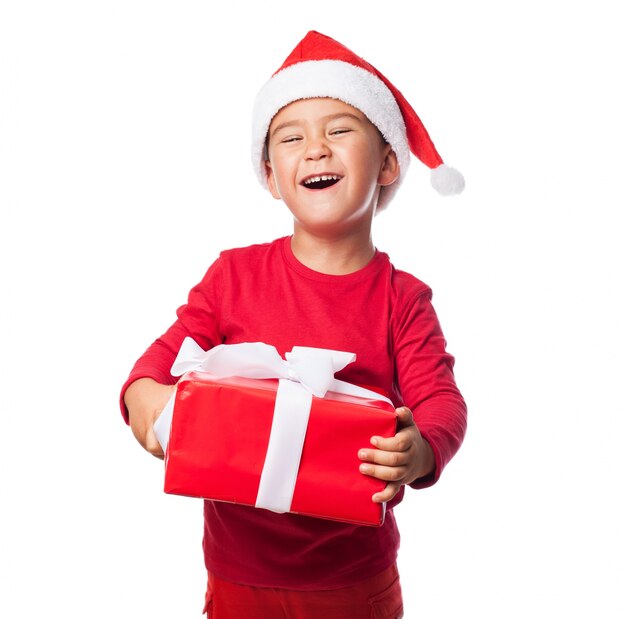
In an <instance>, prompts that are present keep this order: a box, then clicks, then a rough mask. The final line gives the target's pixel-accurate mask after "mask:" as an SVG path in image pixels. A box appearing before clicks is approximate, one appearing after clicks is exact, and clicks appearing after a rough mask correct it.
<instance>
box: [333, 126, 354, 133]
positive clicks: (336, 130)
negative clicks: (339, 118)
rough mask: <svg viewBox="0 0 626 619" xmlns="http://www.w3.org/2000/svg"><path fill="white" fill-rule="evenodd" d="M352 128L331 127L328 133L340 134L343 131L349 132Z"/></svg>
mask: <svg viewBox="0 0 626 619" xmlns="http://www.w3.org/2000/svg"><path fill="white" fill-rule="evenodd" d="M350 131H352V129H348V128H347V127H341V128H339V129H332V130H331V131H330V135H342V134H344V133H350Z"/></svg>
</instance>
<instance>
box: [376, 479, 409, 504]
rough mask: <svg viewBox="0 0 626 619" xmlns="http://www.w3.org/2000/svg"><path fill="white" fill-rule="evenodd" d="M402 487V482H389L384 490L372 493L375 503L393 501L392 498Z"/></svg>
mask: <svg viewBox="0 0 626 619" xmlns="http://www.w3.org/2000/svg"><path fill="white" fill-rule="evenodd" d="M401 487H402V485H401V484H398V483H395V482H392V483H389V484H387V485H386V486H385V489H384V490H382V491H381V492H377V493H376V494H374V495H372V501H374V503H387V501H391V499H393V497H394V496H396V494H398V492H399V490H400V488H401Z"/></svg>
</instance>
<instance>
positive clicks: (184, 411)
mask: <svg viewBox="0 0 626 619" xmlns="http://www.w3.org/2000/svg"><path fill="white" fill-rule="evenodd" d="M277 386H278V381H277V380H274V379H264V380H259V379H250V378H241V377H233V378H220V379H218V378H215V377H213V376H212V375H211V374H208V373H205V372H190V373H189V374H186V375H185V376H184V377H183V378H182V379H181V380H180V382H179V383H178V387H177V395H176V402H175V405H174V416H173V420H172V427H171V431H170V438H169V444H168V448H167V454H166V461H165V465H166V469H165V492H167V493H169V494H178V495H184V496H191V497H199V498H203V499H211V500H216V501H227V502H232V503H239V504H243V505H252V506H254V504H255V502H256V496H257V492H258V489H259V481H260V478H261V472H262V470H263V464H264V461H265V454H266V451H267V446H268V441H269V437H270V431H271V427H272V419H273V413H274V404H275V399H276V390H277ZM395 431H396V413H395V410H394V408H393V406H392V405H391V404H389V403H388V402H384V401H380V400H374V399H371V400H370V399H366V398H361V397H355V396H348V395H343V394H338V393H334V392H329V393H327V394H326V396H325V397H324V398H316V397H313V400H312V406H311V413H310V417H309V423H308V426H307V430H306V438H305V443H304V448H303V451H302V458H301V461H300V468H299V470H298V477H297V481H296V487H295V491H294V495H293V499H292V502H291V509H290V511H291V512H292V513H297V514H303V515H308V516H315V517H319V518H327V519H331V520H338V521H343V522H351V523H355V524H366V525H374V526H377V525H380V524H382V522H383V519H384V506H382V505H381V504H378V503H374V502H372V495H373V494H374V493H376V492H379V491H380V490H382V489H383V488H384V487H385V482H383V481H380V480H377V479H374V478H372V477H368V476H365V475H363V474H362V473H361V472H360V471H359V464H360V460H359V458H358V455H357V454H358V451H359V449H360V448H363V447H370V446H371V445H370V438H371V437H372V436H374V435H377V436H385V437H387V436H393V435H394V434H395Z"/></svg>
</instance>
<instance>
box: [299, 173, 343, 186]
mask: <svg viewBox="0 0 626 619" xmlns="http://www.w3.org/2000/svg"><path fill="white" fill-rule="evenodd" d="M338 180H339V176H337V175H336V174H324V175H322V176H312V177H311V178H307V179H306V180H305V181H304V184H305V185H310V184H311V183H320V182H321V181H338Z"/></svg>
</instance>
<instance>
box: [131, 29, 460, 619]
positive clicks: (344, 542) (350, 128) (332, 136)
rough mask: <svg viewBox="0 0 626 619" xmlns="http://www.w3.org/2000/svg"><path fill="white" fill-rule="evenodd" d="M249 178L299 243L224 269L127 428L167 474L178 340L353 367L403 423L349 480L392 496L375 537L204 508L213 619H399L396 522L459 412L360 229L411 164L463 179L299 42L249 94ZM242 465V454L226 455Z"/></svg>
mask: <svg viewBox="0 0 626 619" xmlns="http://www.w3.org/2000/svg"><path fill="white" fill-rule="evenodd" d="M253 118H254V122H253V163H254V165H255V168H256V170H257V173H258V175H259V178H260V180H261V182H262V183H263V184H264V185H265V186H266V187H267V188H268V189H269V190H270V192H271V193H272V195H273V196H274V197H275V198H277V199H280V200H282V201H283V202H284V203H285V205H286V206H287V208H288V209H289V210H290V211H291V213H292V215H293V221H294V229H293V235H292V236H290V237H286V238H282V239H278V240H276V241H273V242H271V243H267V244H263V245H254V246H251V247H247V248H241V249H233V250H229V251H224V252H222V254H221V255H220V257H219V259H218V260H217V261H216V262H215V263H214V264H213V265H212V266H211V267H210V268H209V270H208V272H207V273H206V275H205V277H204V278H203V280H202V281H201V282H200V283H199V284H198V285H197V286H196V287H194V288H193V289H192V290H191V292H190V294H189V299H188V303H187V304H186V305H184V306H182V307H181V308H179V310H178V312H177V316H178V319H177V320H176V322H175V323H174V324H173V325H172V326H171V327H170V328H169V329H168V330H167V332H166V333H165V334H164V335H163V336H161V337H160V338H159V339H157V340H156V341H155V342H154V343H153V344H152V345H151V346H150V347H149V348H148V350H147V351H146V352H145V353H144V355H143V356H142V357H141V358H140V359H139V360H138V361H137V363H136V364H135V367H134V368H133V370H132V372H131V374H130V376H129V379H128V381H127V382H126V383H125V385H124V387H123V390H122V399H121V403H122V410H123V413H124V415H125V416H126V419H127V421H128V422H129V423H130V426H131V428H132V430H133V433H134V434H135V436H136V437H137V439H138V441H139V442H140V443H141V444H142V445H143V447H144V448H145V449H147V450H148V451H149V452H150V453H152V454H153V455H155V456H157V457H163V453H162V451H161V448H160V446H159V444H158V443H157V441H156V439H155V436H154V432H153V429H152V426H153V424H154V422H155V420H156V418H157V417H158V416H159V414H160V412H161V410H162V409H163V407H164V405H165V403H166V402H167V400H168V399H169V397H170V395H171V393H172V392H173V389H174V387H173V384H174V383H175V379H174V378H173V377H172V376H171V374H170V368H171V365H172V363H173V361H174V359H175V357H176V355H177V353H178V349H179V347H180V345H181V343H182V341H183V339H184V338H185V337H186V336H190V337H192V338H193V339H194V340H196V342H197V343H198V344H199V345H200V346H202V348H204V349H205V350H208V349H210V348H212V347H214V346H216V345H218V344H222V343H226V344H234V343H240V342H265V343H268V344H271V345H273V346H275V347H276V348H277V350H278V351H279V353H280V354H281V355H284V354H285V352H287V351H290V350H291V349H292V347H293V346H294V345H300V346H313V347H318V348H328V349H333V350H344V351H350V352H353V353H356V361H355V362H354V363H352V364H350V365H349V366H347V367H346V368H345V369H344V370H342V371H341V372H339V373H338V374H337V378H340V379H342V380H345V381H348V382H351V383H354V384H361V385H368V386H372V387H374V388H378V389H379V390H382V391H384V392H386V393H387V394H389V397H390V398H391V399H392V401H393V402H394V404H395V405H396V406H397V407H398V408H397V412H398V426H397V434H396V435H395V436H394V437H392V438H384V439H383V438H381V437H376V436H375V437H372V439H371V445H369V446H368V445H363V448H362V449H361V450H360V451H359V453H358V458H359V459H360V460H361V462H362V463H361V465H360V470H361V472H362V473H363V474H364V475H371V476H373V477H376V478H378V479H381V480H384V481H386V482H388V483H387V485H386V487H385V489H384V490H383V491H382V492H379V493H377V494H375V495H374V496H373V497H372V500H373V501H375V502H381V503H382V502H386V503H387V513H386V518H385V521H384V524H383V525H382V526H381V527H369V526H357V525H352V524H345V523H340V522H333V521H329V520H322V519H317V518H309V517H305V516H299V515H294V514H276V513H274V512H271V511H267V510H263V509H256V508H253V507H247V506H241V505H234V504H228V503H219V502H214V501H205V508H204V516H205V529H204V552H205V562H206V566H207V569H208V572H209V587H208V592H207V606H206V608H205V611H208V612H209V616H211V617H213V618H214V619H230V618H234V617H245V618H249V619H254V618H257V617H258V618H262V617H268V618H271V619H277V618H298V619H307V618H309V617H310V618H313V617H315V618H316V619H318V618H319V617H324V618H325V619H332V618H340V617H341V618H348V619H359V618H361V617H363V618H366V617H384V618H387V617H389V618H392V617H401V616H402V597H401V591H400V584H399V579H398V572H397V569H396V564H395V563H396V557H397V551H398V546H399V534H398V529H397V526H396V521H395V518H394V514H393V507H394V506H395V505H397V504H398V503H399V502H400V501H401V500H402V497H403V494H404V486H405V485H407V484H408V485H410V486H411V487H413V488H423V487H426V486H429V485H432V484H433V483H435V482H436V481H437V480H438V478H439V476H440V475H441V472H442V469H443V468H444V466H445V465H446V464H447V462H448V461H449V460H450V458H452V456H453V455H454V454H455V452H456V451H457V449H458V448H459V446H460V444H461V442H462V440H463V436H464V432H465V423H466V408H465V403H464V401H463V398H462V396H461V394H460V393H459V391H458V389H457V387H456V384H455V381H454V376H453V372H452V366H453V358H452V357H451V356H450V355H449V354H447V353H446V351H445V340H444V337H443V334H442V332H441V329H440V326H439V323H438V320H437V317H436V315H435V312H434V310H433V308H432V305H431V303H430V299H431V291H430V289H429V288H428V287H427V286H426V285H424V284H423V283H422V282H420V281H419V280H417V279H415V278H414V277H412V276H411V275H409V274H407V273H404V272H402V271H398V270H396V269H395V268H394V267H393V266H392V265H391V263H390V261H389V258H388V257H387V255H386V254H384V253H381V252H379V251H377V250H376V248H375V247H374V245H373V243H372V237H371V227H372V220H373V217H374V215H375V213H376V212H377V210H380V209H382V208H384V207H385V206H386V205H387V204H388V203H389V201H390V199H391V197H392V196H393V194H394V193H395V191H396V190H397V188H398V186H399V184H400V183H401V181H402V179H403V177H404V175H405V173H406V168H407V166H408V163H409V158H410V151H412V152H413V153H414V154H416V155H417V156H418V157H419V159H420V160H421V161H422V162H423V163H425V164H426V165H427V166H429V167H431V168H433V169H434V176H433V179H432V182H433V185H434V186H435V187H436V188H437V189H438V190H439V191H440V192H441V193H444V194H446V193H447V194H450V193H456V192H459V191H461V190H462V188H463V180H462V177H461V176H460V175H459V174H458V173H457V172H456V171H454V170H453V169H451V168H448V167H447V166H445V165H443V163H442V160H441V158H440V157H439V155H438V154H437V152H436V150H435V148H434V146H433V144H432V142H431V140H430V138H429V137H428V134H427V133H426V131H425V129H424V127H423V126H422V124H421V122H420V120H419V118H418V117H417V115H416V114H415V112H414V111H413V109H412V108H411V106H410V105H409V104H408V103H407V101H406V99H404V97H403V96H402V95H401V93H400V92H399V91H398V90H397V89H396V88H395V87H394V86H393V85H392V84H391V83H390V82H389V81H388V80H387V79H386V78H385V77H384V76H382V75H381V74H380V73H379V72H378V71H377V70H376V69H374V68H373V67H372V66H371V65H369V64H368V63H366V62H365V61H364V60H362V59H361V58H359V57H357V56H356V55H355V54H353V53H352V52H351V51H350V50H348V49H347V48H345V47H344V46H342V45H340V44H339V43H337V42H336V41H334V40H332V39H330V38H328V37H325V36H323V35H320V34H319V33H316V32H310V33H308V34H307V35H306V37H305V38H304V39H303V40H302V41H301V42H300V43H299V44H298V46H297V47H296V48H295V49H294V51H293V52H292V53H291V54H290V55H289V57H288V58H287V60H286V61H285V63H284V64H283V66H282V67H281V69H279V71H278V72H277V73H275V74H274V76H273V77H272V78H271V79H270V81H269V82H268V83H267V84H266V85H265V86H264V87H263V89H262V90H261V92H260V93H259V95H258V97H257V100H256V103H255V109H254V117H253ZM233 448H236V446H233Z"/></svg>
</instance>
